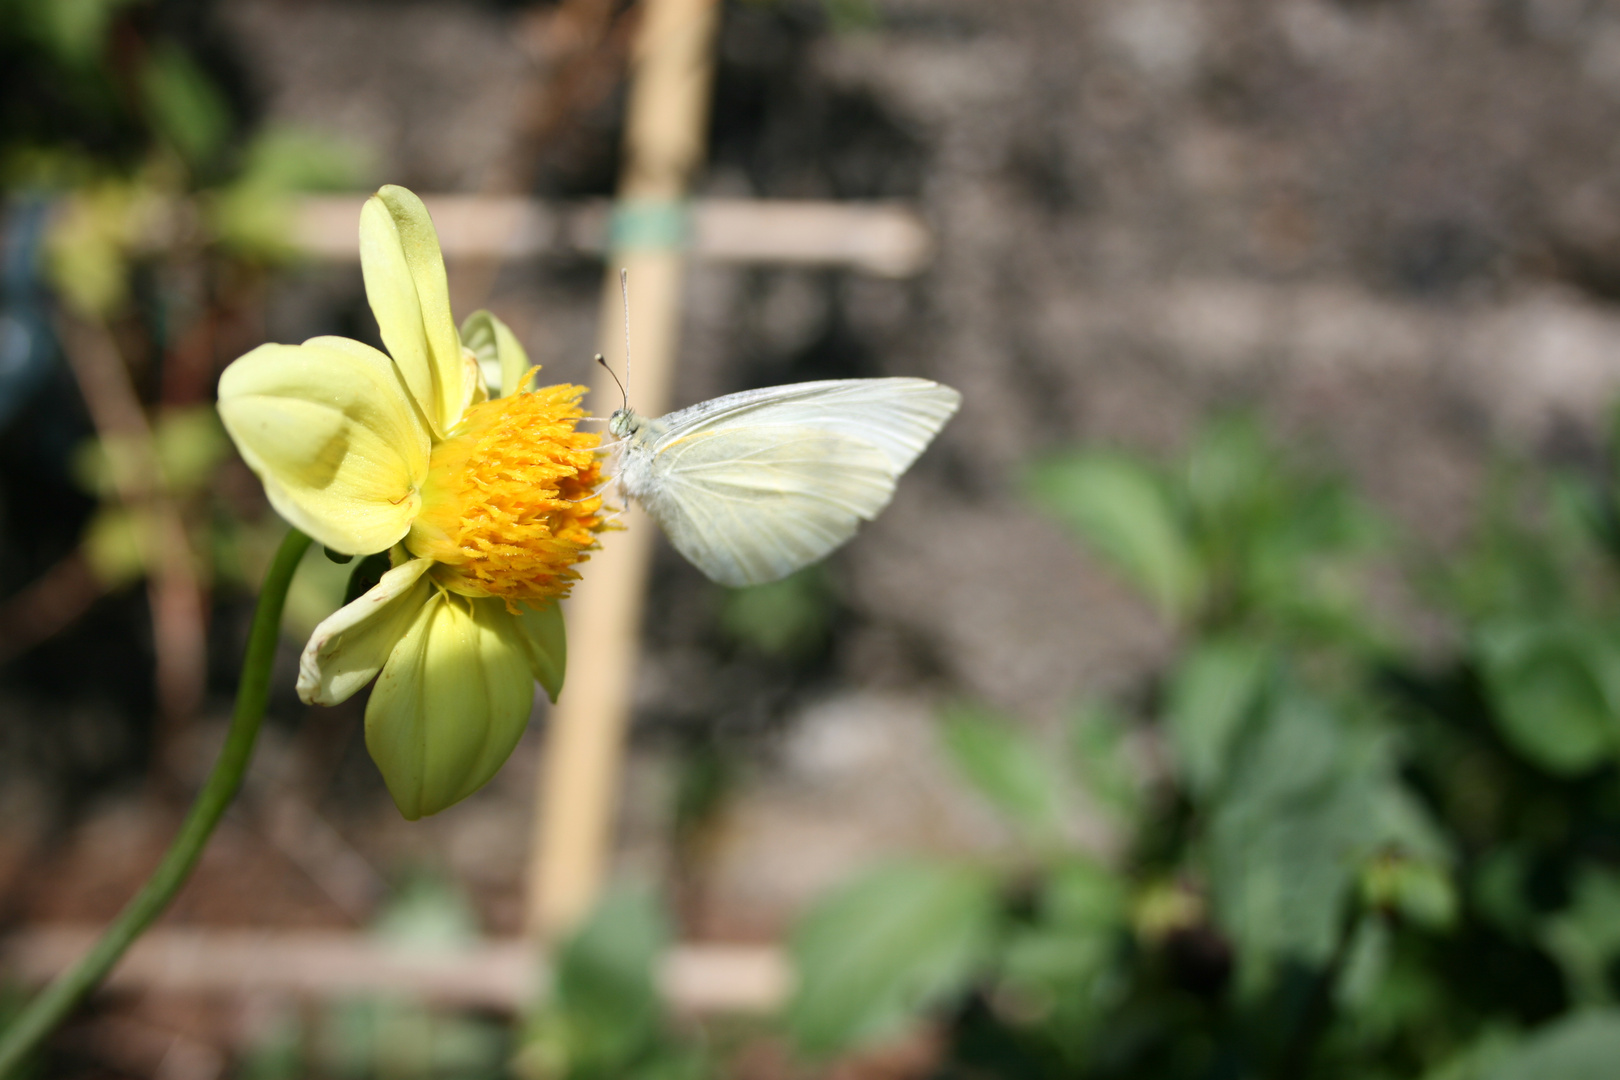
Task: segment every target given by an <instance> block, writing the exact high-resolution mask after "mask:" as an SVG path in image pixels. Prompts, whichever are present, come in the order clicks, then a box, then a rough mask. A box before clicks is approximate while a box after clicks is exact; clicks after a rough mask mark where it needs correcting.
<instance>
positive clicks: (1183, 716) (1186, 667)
mask: <svg viewBox="0 0 1620 1080" xmlns="http://www.w3.org/2000/svg"><path fill="white" fill-rule="evenodd" d="M1268 659H1269V652H1268V650H1267V649H1266V648H1265V646H1263V645H1261V644H1260V643H1258V642H1255V641H1247V640H1243V639H1236V638H1227V639H1221V638H1216V639H1212V640H1209V641H1204V642H1200V643H1198V644H1196V645H1194V647H1193V648H1192V650H1191V651H1190V652H1189V653H1188V654H1187V655H1186V656H1185V657H1184V658H1183V659H1182V661H1181V663H1180V664H1179V666H1178V667H1177V668H1176V671H1175V673H1174V674H1173V675H1172V676H1171V679H1170V692H1169V698H1168V701H1167V703H1166V710H1165V719H1166V721H1167V722H1168V724H1169V728H1170V738H1171V742H1172V744H1173V745H1174V747H1175V749H1176V759H1177V761H1178V762H1179V763H1180V765H1181V771H1182V773H1183V776H1184V778H1185V779H1186V781H1187V786H1188V788H1189V789H1190V790H1191V791H1192V792H1193V793H1194V794H1198V795H1207V794H1208V793H1209V792H1211V791H1213V790H1214V789H1215V788H1216V787H1218V786H1219V785H1220V783H1221V781H1222V780H1224V779H1225V777H1226V772H1227V764H1228V760H1229V758H1230V755H1231V751H1232V746H1233V744H1234V743H1235V741H1236V739H1237V737H1238V734H1239V732H1240V731H1241V729H1242V725H1243V722H1244V721H1245V720H1246V719H1248V717H1249V713H1250V709H1251V708H1252V707H1253V706H1254V704H1255V701H1256V699H1257V698H1258V697H1259V694H1260V691H1261V689H1262V687H1263V686H1264V683H1265V675H1266V671H1267V664H1268Z"/></svg>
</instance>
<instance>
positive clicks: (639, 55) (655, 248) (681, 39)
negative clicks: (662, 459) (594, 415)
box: [528, 0, 719, 939]
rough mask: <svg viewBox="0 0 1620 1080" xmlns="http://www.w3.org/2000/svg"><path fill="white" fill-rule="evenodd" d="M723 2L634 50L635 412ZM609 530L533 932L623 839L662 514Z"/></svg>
mask: <svg viewBox="0 0 1620 1080" xmlns="http://www.w3.org/2000/svg"><path fill="white" fill-rule="evenodd" d="M718 17H719V11H718V4H717V2H716V0H646V3H645V5H644V7H643V9H642V23H641V26H640V28H639V30H638V32H637V39H636V45H635V49H634V52H633V55H632V58H631V79H632V83H631V92H630V106H629V113H628V115H627V117H626V124H625V169H624V172H623V174H622V175H621V177H620V185H619V202H618V207H617V209H616V211H615V216H614V230H613V240H612V243H611V245H610V248H609V252H610V255H609V259H608V264H607V273H606V277H605V279H604V282H603V288H602V322H601V328H602V329H601V341H602V343H603V345H604V348H603V350H602V351H603V353H604V354H605V355H608V356H617V357H618V363H616V364H615V365H614V366H615V368H616V369H617V370H620V371H623V370H624V357H623V345H622V341H621V338H622V333H621V329H620V328H621V326H622V323H621V316H620V300H619V271H620V268H621V267H622V268H624V269H625V270H627V271H628V272H629V280H630V287H631V290H632V294H633V298H634V303H633V304H632V306H631V309H630V319H631V322H632V328H631V334H632V338H633V341H634V346H633V348H634V359H635V369H634V371H633V372H632V373H631V375H632V377H633V379H634V383H633V384H632V385H631V387H630V389H631V391H632V392H633V393H634V394H635V405H636V408H637V409H638V411H640V412H643V413H646V414H649V415H653V416H656V415H659V414H660V413H663V412H664V411H665V410H666V408H667V405H666V402H667V399H668V396H669V387H670V383H671V381H672V376H673V373H674V367H675V354H676V350H677V345H678V341H679V330H680V293H681V271H682V262H683V259H684V255H683V252H682V246H683V239H684V237H683V232H684V226H685V208H684V204H683V200H684V198H685V196H686V191H687V186H688V182H689V180H690V179H691V176H692V174H693V172H694V171H695V170H696V169H697V167H698V165H699V164H700V163H701V161H702V157H703V137H704V132H705V128H706V127H707V122H708V101H709V84H710V80H711V72H712V55H713V41H714V31H715V25H716V22H717V20H718ZM594 389H595V393H594V394H593V395H592V397H591V401H592V403H593V407H594V409H595V410H596V411H597V412H598V413H601V412H604V411H605V410H608V409H611V408H613V407H615V406H616V405H617V404H618V400H617V399H618V391H617V389H616V388H614V386H613V383H612V381H611V380H610V379H609V378H608V376H607V373H606V372H599V373H598V377H597V382H596V386H595V388H594ZM624 521H625V523H626V524H627V526H628V528H627V530H626V531H625V532H624V533H622V534H620V535H616V536H612V537H609V539H608V542H607V543H606V545H605V546H604V550H603V551H601V552H599V553H598V554H597V555H596V556H595V557H593V559H592V560H591V563H590V566H589V567H588V568H587V571H586V573H585V574H584V576H583V580H582V581H581V582H580V585H579V588H578V590H577V592H576V595H575V597H574V599H573V600H572V601H571V602H570V604H569V611H568V622H569V637H570V642H569V653H570V657H569V671H568V681H567V684H566V687H565V689H564V691H563V694H562V698H561V700H560V701H559V702H558V704H557V707H556V708H555V709H554V710H553V711H552V714H551V726H550V730H549V732H548V737H547V745H546V751H545V754H546V758H545V762H544V766H543V770H542V783H543V786H542V788H541V791H540V799H539V803H538V806H537V813H538V819H537V821H536V824H535V830H534V836H535V843H536V848H535V853H534V858H533V859H532V860H531V862H530V884H529V912H528V915H529V919H528V925H529V930H530V932H531V933H533V934H536V935H539V936H542V937H544V938H548V939H555V938H556V937H558V936H560V935H562V934H566V933H567V932H568V931H569V930H571V929H572V928H573V927H574V926H575V925H577V924H578V922H579V921H580V919H581V918H582V917H583V916H584V915H585V914H586V913H587V912H588V911H589V910H590V908H591V906H592V904H594V902H595V900H596V896H597V893H598V891H599V890H600V886H601V881H602V878H603V876H604V873H605V871H606V866H607V861H608V854H609V852H610V850H611V847H612V842H613V825H614V811H615V809H616V807H617V802H618V798H617V795H618V781H619V772H620V766H621V762H622V758H623V754H624V740H625V732H626V729H627V727H628V724H629V716H630V706H631V690H632V686H633V683H634V680H635V673H636V651H637V646H638V643H639V638H640V630H641V609H642V599H643V595H644V592H645V584H646V578H647V563H648V557H649V555H650V553H651V541H652V524H651V523H650V522H649V521H647V520H646V519H645V518H643V517H642V516H641V515H640V514H638V513H635V512H632V513H630V514H627V515H626V516H625V518H624Z"/></svg>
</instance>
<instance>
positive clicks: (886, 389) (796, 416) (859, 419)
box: [654, 378, 962, 477]
mask: <svg viewBox="0 0 1620 1080" xmlns="http://www.w3.org/2000/svg"><path fill="white" fill-rule="evenodd" d="M961 403H962V395H961V394H958V393H957V392H956V391H955V390H952V389H951V388H950V387H948V386H941V385H940V384H939V383H937V382H930V381H929V380H927V379H909V378H888V379H826V380H823V381H820V382H805V383H793V384H791V385H789V386H771V387H766V388H765V389H763V390H744V391H743V392H742V393H740V394H727V395H726V396H725V397H717V398H714V399H712V400H709V401H704V402H700V403H698V404H696V405H693V406H692V407H691V408H688V409H682V410H681V411H679V412H673V413H670V414H669V415H668V416H665V417H663V419H662V421H661V422H662V424H663V425H664V434H663V435H662V437H661V438H660V439H659V440H658V441H657V442H656V443H655V444H654V449H655V450H657V449H661V448H662V447H664V446H667V445H670V444H672V443H675V442H677V441H679V440H681V439H685V438H689V437H691V436H694V435H697V434H698V433H700V432H704V431H715V430H723V429H725V428H729V427H733V426H735V425H738V424H745V425H748V426H750V427H754V426H767V425H778V424H780V425H786V426H790V427H801V426H802V427H813V428H818V429H820V430H822V431H831V432H836V433H838V434H841V435H847V436H849V437H850V438H853V439H857V440H859V441H861V442H867V443H871V444H872V445H873V446H876V447H877V448H878V449H879V450H881V451H882V452H883V454H884V456H885V457H887V458H888V459H889V461H890V463H891V464H892V465H893V466H894V474H895V476H896V477H898V476H899V475H900V474H901V473H903V472H905V471H906V470H907V469H908V468H910V467H911V463H912V462H913V461H916V460H917V455H918V454H921V453H922V452H923V450H924V449H925V448H926V447H927V446H928V444H929V443H930V442H931V441H932V440H933V438H934V436H935V435H937V434H939V429H940V428H942V427H944V426H945V421H947V420H949V419H950V418H951V416H952V415H953V414H954V413H955V412H956V409H957V406H959V405H960V404H961Z"/></svg>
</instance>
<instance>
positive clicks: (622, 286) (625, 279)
mask: <svg viewBox="0 0 1620 1080" xmlns="http://www.w3.org/2000/svg"><path fill="white" fill-rule="evenodd" d="M619 297H620V299H621V300H623V301H624V385H625V386H626V387H627V388H628V387H629V385H630V271H629V270H626V269H625V268H624V267H622V266H621V267H619ZM624 404H625V407H626V408H629V407H630V391H629V390H628V389H626V390H625V394H624Z"/></svg>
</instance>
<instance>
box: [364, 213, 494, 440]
mask: <svg viewBox="0 0 1620 1080" xmlns="http://www.w3.org/2000/svg"><path fill="white" fill-rule="evenodd" d="M360 269H361V271H362V272H363V274H364V276H365V281H366V299H367V300H368V301H370V303H371V311H372V314H373V315H375V316H376V317H377V329H378V330H379V331H381V333H382V339H383V344H384V345H386V346H387V347H388V352H389V354H390V355H391V356H393V358H394V361H395V362H396V363H397V364H399V369H400V372H401V373H402V374H403V375H404V376H405V384H406V385H407V386H409V387H410V389H411V393H412V394H413V395H415V397H416V400H417V403H418V404H420V405H421V406H422V411H423V413H425V414H426V415H427V418H428V422H429V423H430V424H431V425H432V426H433V430H434V432H435V433H437V434H439V435H443V434H445V433H446V432H448V431H449V430H450V428H452V427H453V426H454V425H455V422H456V420H457V419H459V418H460V416H461V411H462V410H463V409H464V408H466V406H467V402H468V400H469V393H468V391H469V387H468V386H467V383H466V376H465V370H464V367H465V362H464V360H463V357H462V353H461V339H460V338H459V337H458V336H457V334H456V324H455V322H454V321H453V320H452V319H451V317H450V289H449V285H448V284H447V282H446V280H445V274H444V258H443V256H441V255H440V253H439V237H438V234H437V233H435V232H434V230H433V221H432V219H430V218H429V217H428V212H427V207H425V206H423V205H422V200H421V199H419V198H417V197H416V196H415V195H413V194H412V193H411V192H409V191H407V190H405V189H404V188H402V187H396V186H395V185H393V184H389V185H388V186H386V187H384V188H382V189H381V190H379V191H378V192H377V194H375V195H373V196H372V197H371V198H370V199H368V200H366V205H365V207H364V208H362V209H361V211H360Z"/></svg>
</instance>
